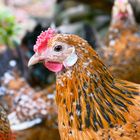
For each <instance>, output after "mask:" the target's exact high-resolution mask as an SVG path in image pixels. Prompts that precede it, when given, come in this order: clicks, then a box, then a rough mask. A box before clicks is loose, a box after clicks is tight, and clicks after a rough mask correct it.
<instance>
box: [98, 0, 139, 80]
mask: <svg viewBox="0 0 140 140" xmlns="http://www.w3.org/2000/svg"><path fill="white" fill-rule="evenodd" d="M117 2H118V3H117ZM121 7H122V9H121ZM121 10H122V11H121ZM104 43H105V46H106V47H103V48H102V49H101V50H100V51H99V54H100V56H101V57H102V60H103V62H104V63H105V64H106V65H107V66H108V68H109V70H110V71H111V73H112V74H113V75H114V76H115V77H118V78H121V79H125V80H129V81H132V82H136V83H140V29H139V28H138V25H137V23H136V21H135V19H134V15H133V11H132V7H131V5H130V4H129V3H128V1H127V0H126V1H125V0H122V3H121V2H119V0H116V1H115V4H114V7H113V13H112V21H111V25H110V28H109V32H108V35H107V37H106V38H105V42H104Z"/></svg>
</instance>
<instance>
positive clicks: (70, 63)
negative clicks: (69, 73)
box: [63, 47, 78, 67]
mask: <svg viewBox="0 0 140 140" xmlns="http://www.w3.org/2000/svg"><path fill="white" fill-rule="evenodd" d="M77 60H78V56H77V55H76V53H75V48H74V47H73V48H72V53H71V55H70V56H68V57H67V58H66V59H65V60H64V62H63V65H64V67H71V66H73V65H74V64H75V63H76V62H77Z"/></svg>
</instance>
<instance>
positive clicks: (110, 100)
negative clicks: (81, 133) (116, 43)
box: [56, 47, 139, 131]
mask: <svg viewBox="0 0 140 140" xmlns="http://www.w3.org/2000/svg"><path fill="white" fill-rule="evenodd" d="M77 54H80V55H78V57H79V59H78V61H77V63H76V64H75V65H74V66H73V67H72V68H69V69H67V70H66V71H64V72H62V73H60V74H58V75H57V86H56V87H57V94H56V102H57V105H58V111H60V112H61V113H60V112H59V121H61V122H62V123H63V125H64V126H67V127H75V128H76V129H78V130H83V129H84V128H89V127H92V129H93V130H94V131H98V129H100V128H106V127H107V128H108V127H113V126H114V125H115V124H118V123H119V124H124V123H126V120H125V117H124V115H125V113H128V112H129V110H128V107H127V105H128V106H129V105H130V106H131V105H133V102H132V99H133V96H134V95H138V94H139V93H137V92H132V91H131V90H128V88H127V87H125V86H122V84H123V82H122V83H121V82H120V83H119V82H116V80H114V79H113V77H112V76H111V74H110V73H109V72H108V70H107V68H106V67H105V66H104V65H103V63H102V62H101V61H100V60H99V58H98V56H97V55H96V53H95V52H94V51H93V50H92V49H90V48H84V47H83V48H81V49H80V50H78V49H77ZM116 83H119V84H116ZM124 85H125V84H124ZM60 116H61V117H60ZM59 125H60V124H59Z"/></svg>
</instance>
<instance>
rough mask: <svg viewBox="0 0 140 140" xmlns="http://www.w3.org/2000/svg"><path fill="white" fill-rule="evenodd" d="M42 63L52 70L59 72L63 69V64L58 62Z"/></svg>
mask: <svg viewBox="0 0 140 140" xmlns="http://www.w3.org/2000/svg"><path fill="white" fill-rule="evenodd" d="M44 65H45V67H46V68H47V69H49V70H50V71H52V72H59V71H61V70H62V69H63V64H61V63H58V62H45V63H44Z"/></svg>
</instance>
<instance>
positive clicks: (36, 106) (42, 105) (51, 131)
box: [0, 0, 140, 140]
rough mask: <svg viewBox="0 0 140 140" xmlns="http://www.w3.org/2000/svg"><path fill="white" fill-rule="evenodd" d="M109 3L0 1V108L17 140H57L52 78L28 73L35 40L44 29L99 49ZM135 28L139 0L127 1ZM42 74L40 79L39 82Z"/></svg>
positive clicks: (95, 0)
mask: <svg viewBox="0 0 140 140" xmlns="http://www.w3.org/2000/svg"><path fill="white" fill-rule="evenodd" d="M113 2H114V0H102V1H100V0H23V1H21V0H0V104H1V105H2V106H3V107H4V109H5V110H6V111H7V113H8V118H9V120H10V124H11V128H12V130H13V131H14V133H15V134H16V137H17V140H44V139H45V140H57V139H58V140H59V139H60V138H59V134H58V128H57V109H56V106H55V101H54V95H55V85H54V84H53V83H54V82H55V76H54V74H53V73H51V72H49V71H47V69H45V68H44V67H43V66H42V65H40V64H38V65H35V66H34V67H32V68H31V69H29V68H28V67H27V63H28V60H29V58H30V57H31V56H32V54H33V53H34V52H33V45H34V44H35V42H36V38H37V36H38V35H39V34H40V33H41V31H44V30H45V29H47V28H48V27H53V28H56V29H57V30H58V31H59V32H63V33H72V34H77V35H79V36H81V37H82V38H84V39H86V40H87V41H88V42H89V43H90V44H91V45H92V46H93V48H94V49H97V48H98V47H99V46H100V45H102V42H101V41H100V40H102V38H103V37H104V36H105V34H106V32H107V29H108V26H109V24H110V19H111V9H112V5H113ZM130 2H131V3H132V6H133V10H134V13H135V18H136V20H137V22H138V23H140V8H139V7H140V0H130ZM42 73H43V76H42Z"/></svg>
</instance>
